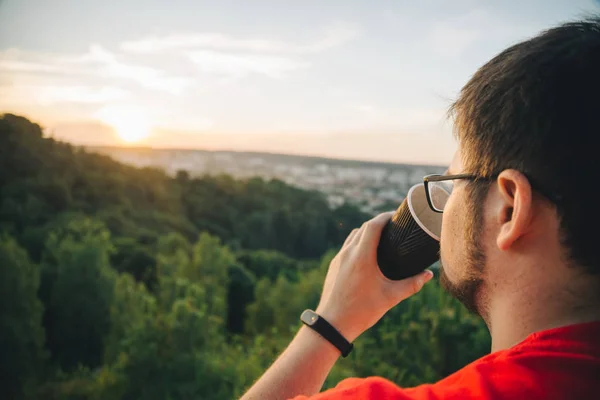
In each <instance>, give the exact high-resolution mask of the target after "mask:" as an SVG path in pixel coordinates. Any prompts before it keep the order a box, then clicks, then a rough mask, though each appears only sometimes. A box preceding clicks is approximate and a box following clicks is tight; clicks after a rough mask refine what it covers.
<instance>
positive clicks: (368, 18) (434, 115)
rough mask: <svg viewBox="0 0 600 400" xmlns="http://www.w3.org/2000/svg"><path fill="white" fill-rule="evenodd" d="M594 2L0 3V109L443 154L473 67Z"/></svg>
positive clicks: (218, 145) (62, 122)
mask: <svg viewBox="0 0 600 400" xmlns="http://www.w3.org/2000/svg"><path fill="white" fill-rule="evenodd" d="M599 11H600V3H599V2H598V1H595V0H556V1H541V0H532V1H519V2H517V1H514V0H511V1H494V2H481V1H477V0H458V1H454V2H445V1H442V0H426V1H422V2H409V1H391V0H377V1H355V0H353V1H342V0H332V1H328V2H317V1H312V0H310V1H303V2H290V1H276V0H259V1H255V2H245V1H241V0H238V1H233V0H223V1H220V2H208V1H195V0H171V1H169V2H167V1H160V0H144V1H142V0H130V1H127V2H119V1H116V0H107V1H104V2H98V1H90V0H53V1H46V0H0V113H2V112H12V113H17V114H21V115H25V116H27V117H29V118H31V119H32V120H34V121H36V122H39V123H40V124H42V125H43V126H44V127H46V132H47V134H48V135H52V136H54V137H56V138H59V139H63V140H67V141H70V142H72V143H74V144H82V145H135V146H149V147H154V148H198V149H212V150H214V149H221V150H237V151H265V152H274V153H285V154H302V155H315V156H322V157H334V158H346V159H358V160H374V161H388V162H400V163H402V162H406V163H417V164H436V165H443V164H447V163H449V162H450V160H451V157H452V154H453V152H454V150H455V148H456V143H455V142H454V139H453V138H452V134H451V130H452V124H451V121H447V120H446V115H445V113H446V109H447V107H448V105H449V104H450V103H451V101H452V100H453V99H454V98H455V97H456V95H457V94H458V91H459V90H460V88H461V87H462V86H463V85H464V84H465V83H466V81H467V80H468V79H469V77H470V76H471V75H472V74H473V73H474V72H475V71H476V69H477V68H478V67H479V66H481V65H482V64H483V63H485V62H486V61H487V60H489V59H490V58H491V57H493V56H494V55H495V54H497V53H498V52H499V51H501V50H503V49H504V48H506V47H508V46H509V45H511V44H514V43H516V42H518V41H520V40H523V39H526V38H528V37H531V36H533V35H535V34H537V33H538V32H540V31H541V30H543V29H547V28H550V27H552V26H555V25H557V24H559V23H561V22H565V21H568V20H572V19H576V18H580V17H583V16H585V15H586V14H589V13H598V12H599Z"/></svg>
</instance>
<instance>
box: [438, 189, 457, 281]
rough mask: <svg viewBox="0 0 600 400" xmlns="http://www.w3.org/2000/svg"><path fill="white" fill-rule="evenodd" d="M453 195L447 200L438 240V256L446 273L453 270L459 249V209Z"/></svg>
mask: <svg viewBox="0 0 600 400" xmlns="http://www.w3.org/2000/svg"><path fill="white" fill-rule="evenodd" d="M455 199H456V196H455V193H454V194H453V195H452V196H451V197H450V199H448V203H446V207H445V209H444V214H443V217H442V234H441V240H440V256H441V259H442V264H443V265H444V269H445V270H446V272H448V270H451V269H453V267H454V265H455V264H456V259H457V257H458V256H459V251H460V248H461V243H460V240H461V237H462V236H461V221H462V220H463V218H462V216H461V215H460V207H457V204H456V202H455Z"/></svg>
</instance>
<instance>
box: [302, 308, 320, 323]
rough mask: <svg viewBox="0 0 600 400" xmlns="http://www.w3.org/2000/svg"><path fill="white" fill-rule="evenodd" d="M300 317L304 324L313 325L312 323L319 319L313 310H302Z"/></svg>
mask: <svg viewBox="0 0 600 400" xmlns="http://www.w3.org/2000/svg"><path fill="white" fill-rule="evenodd" d="M300 319H301V320H302V322H304V323H305V324H306V325H314V323H315V322H317V320H318V319H319V316H318V315H317V314H316V313H315V312H314V311H311V310H304V312H303V313H302V316H301V317H300Z"/></svg>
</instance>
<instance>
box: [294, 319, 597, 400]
mask: <svg viewBox="0 0 600 400" xmlns="http://www.w3.org/2000/svg"><path fill="white" fill-rule="evenodd" d="M303 399H308V397H306V396H298V397H296V398H295V400H303ZM346 399H394V400H408V399H411V400H412V399H423V400H424V399H429V400H433V399H600V321H598V322H589V323H585V324H578V325H571V326H566V327H562V328H556V329H549V330H546V331H542V332H536V333H534V334H532V335H529V336H528V337H527V338H526V339H525V340H524V341H522V342H521V343H519V344H518V345H516V346H514V347H512V348H510V349H506V350H501V351H497V352H495V353H492V354H489V355H487V356H485V357H482V358H480V359H479V360H476V361H474V362H472V363H471V364H469V365H467V366H466V367H464V368H463V369H461V370H459V371H457V372H455V373H454V374H452V375H450V376H448V377H447V378H445V379H442V380H441V381H439V382H437V383H434V384H425V385H421V386H417V387H414V388H409V389H403V388H400V387H398V386H396V385H395V384H394V383H392V382H390V381H388V380H386V379H383V378H379V377H371V378H365V379H360V378H350V379H346V380H343V381H342V382H340V383H339V384H338V385H337V386H336V387H335V388H333V389H330V390H327V391H325V392H323V393H319V394H317V395H315V396H313V397H310V400H346Z"/></svg>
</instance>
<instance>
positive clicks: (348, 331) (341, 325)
mask: <svg viewBox="0 0 600 400" xmlns="http://www.w3.org/2000/svg"><path fill="white" fill-rule="evenodd" d="M315 312H316V313H317V314H318V315H319V316H321V317H322V318H323V319H325V320H326V321H327V322H329V324H330V325H331V326H333V327H334V328H335V329H336V330H337V331H338V332H339V333H340V334H341V335H342V336H343V337H344V339H346V340H347V341H348V342H350V343H352V342H354V341H355V340H356V338H358V337H359V336H360V335H361V334H362V333H363V330H361V329H359V328H358V327H357V326H356V325H355V324H352V321H351V320H350V319H349V318H344V317H343V316H342V315H341V314H340V313H337V312H335V311H333V310H331V309H328V308H325V307H323V308H317V310H316V311H315Z"/></svg>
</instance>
